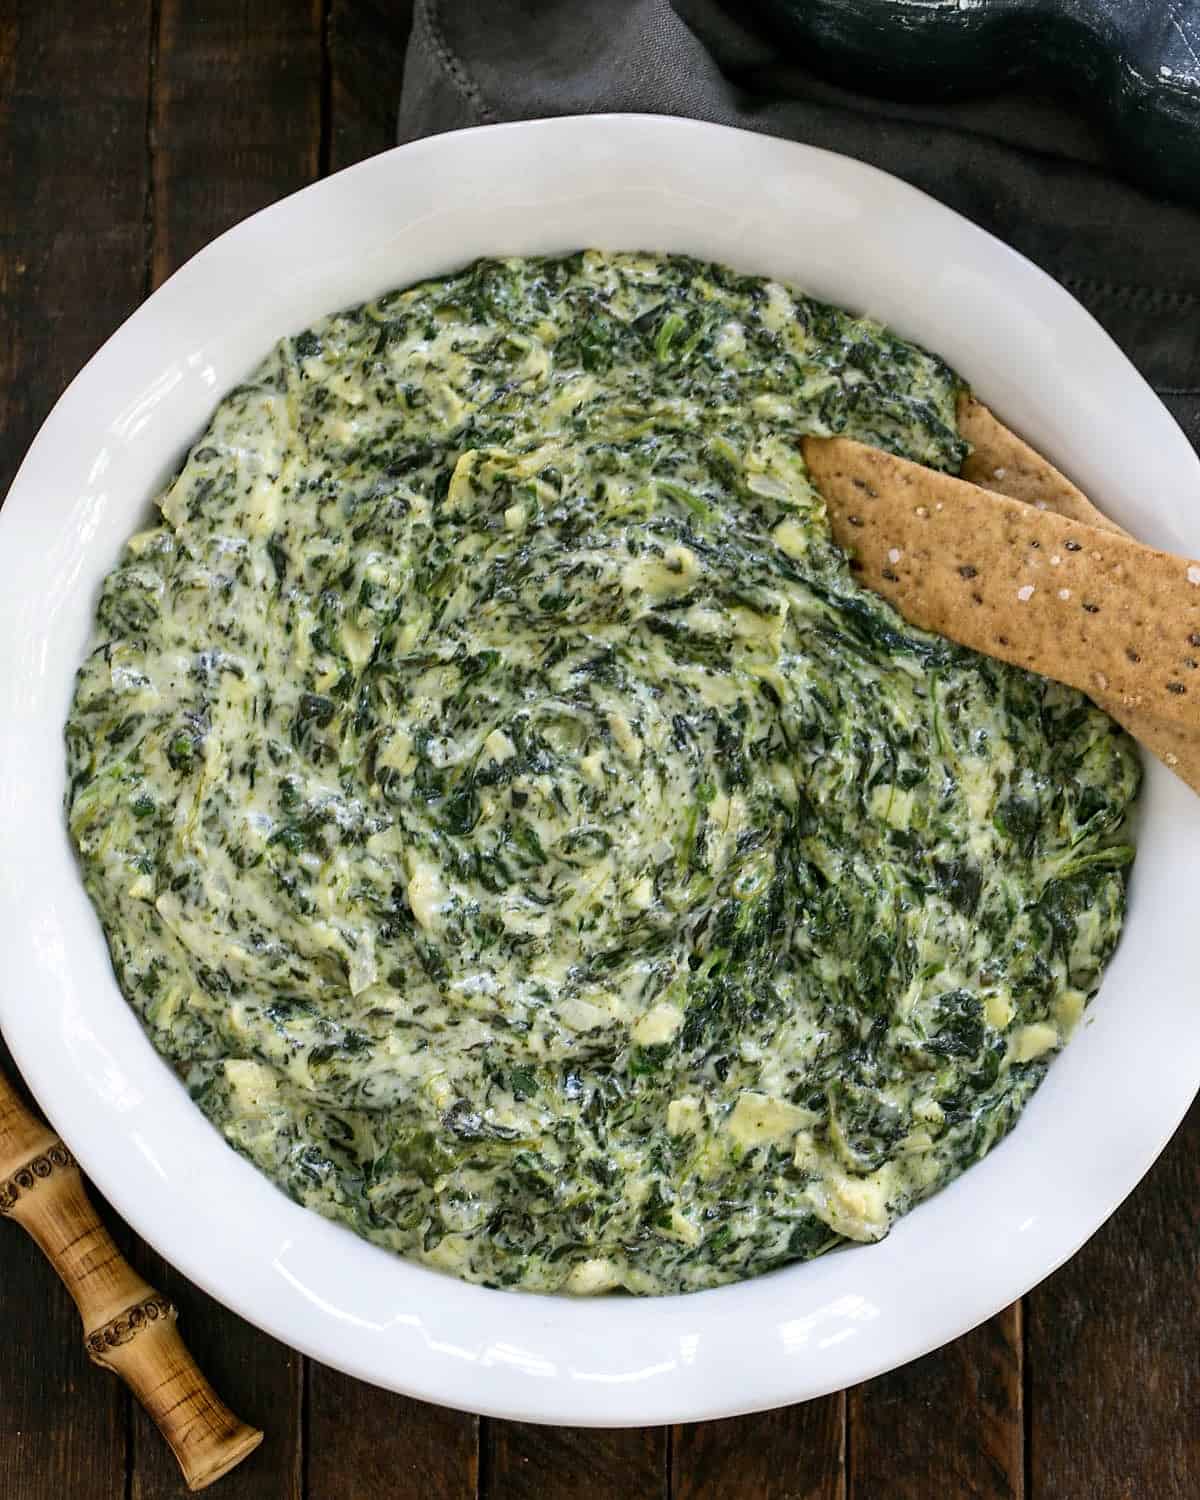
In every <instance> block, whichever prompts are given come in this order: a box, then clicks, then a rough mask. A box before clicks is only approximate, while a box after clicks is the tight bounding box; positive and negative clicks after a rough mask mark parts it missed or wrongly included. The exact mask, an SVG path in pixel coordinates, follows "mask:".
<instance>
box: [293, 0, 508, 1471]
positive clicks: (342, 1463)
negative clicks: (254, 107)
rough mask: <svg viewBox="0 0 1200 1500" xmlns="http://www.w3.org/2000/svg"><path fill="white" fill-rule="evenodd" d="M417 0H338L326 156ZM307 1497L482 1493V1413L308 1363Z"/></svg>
mask: <svg viewBox="0 0 1200 1500" xmlns="http://www.w3.org/2000/svg"><path fill="white" fill-rule="evenodd" d="M410 12H411V0H403V3H398V4H391V5H386V6H381V5H376V4H374V3H372V0H333V3H332V5H331V7H330V14H329V23H328V24H329V31H328V37H329V59H328V66H327V78H326V83H327V94H328V113H327V116H326V120H325V143H326V150H325V158H326V159H325V160H324V161H323V162H322V166H323V167H325V168H326V169H327V170H329V171H333V172H336V171H338V170H340V169H341V168H342V167H346V166H350V165H351V164H352V163H353V162H355V161H359V160H361V159H362V158H363V157H366V156H373V155H375V153H376V152H378V151H385V150H386V149H387V148H388V147H389V146H391V145H394V144H395V134H396V119H395V112H396V102H397V100H398V98H399V94H400V71H401V69H402V67H403V54H404V43H405V40H406V37H407V28H408V21H409V15H410ZM308 1379H309V1399H308V1431H307V1442H308V1481H307V1491H306V1494H307V1500H359V1497H365V1496H369V1495H382V1494H396V1495H403V1496H407V1495H412V1496H414V1497H416V1496H420V1497H421V1500H475V1496H476V1494H477V1492H478V1484H479V1419H478V1418H477V1417H474V1416H471V1415H469V1414H468V1413H466V1412H460V1411H450V1410H448V1409H446V1408H444V1407H437V1406H429V1405H427V1404H426V1403H424V1402H421V1401H410V1400H407V1399H406V1398H405V1397H403V1396H395V1395H392V1394H391V1393H390V1392H388V1391H381V1390H376V1389H375V1388H374V1387H372V1386H369V1385H364V1384H363V1383H362V1382H361V1381H357V1380H352V1379H351V1378H350V1377H349V1376H346V1375H342V1374H339V1373H338V1372H337V1371H336V1370H330V1369H328V1368H326V1367H325V1366H323V1365H318V1364H310V1366H309V1375H308Z"/></svg>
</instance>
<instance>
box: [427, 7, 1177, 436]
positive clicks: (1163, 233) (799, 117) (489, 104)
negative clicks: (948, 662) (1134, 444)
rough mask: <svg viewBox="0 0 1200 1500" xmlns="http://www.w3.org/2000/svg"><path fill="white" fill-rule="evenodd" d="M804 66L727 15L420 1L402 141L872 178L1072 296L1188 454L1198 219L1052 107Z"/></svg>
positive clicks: (740, 14) (1076, 119)
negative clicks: (901, 184) (858, 171)
mask: <svg viewBox="0 0 1200 1500" xmlns="http://www.w3.org/2000/svg"><path fill="white" fill-rule="evenodd" d="M404 8H405V9H407V7H404ZM764 9H769V6H768V5H767V4H766V3H765V0H763V3H761V4H760V5H759V6H758V7H756V10H755V13H756V14H758V13H760V12H761V11H762V10H764ZM798 50H799V49H798V48H797V47H796V45H795V44H789V43H787V42H786V41H782V40H779V39H778V38H777V36H775V35H773V34H771V33H769V32H768V31H766V30H764V29H762V28H761V27H760V26H759V25H757V24H756V23H755V22H754V21H753V20H751V18H750V7H749V6H747V5H739V4H738V3H737V0H727V3H726V4H721V3H719V0H674V4H672V3H670V0H415V4H414V5H413V8H412V30H411V35H410V39H409V44H408V52H407V56H406V59H405V66H404V79H403V87H402V91H401V96H400V116H399V138H400V140H401V141H410V140H416V139H418V138H419V137H421V136H426V135H435V134H437V133H439V132H441V131H446V130H456V129H459V128H461V127H463V126H467V125H483V124H489V123H492V122H494V121H498V120H520V119H535V118H538V117H541V116H546V115H563V114H588V113H593V112H598V111H607V110H643V111H648V112H650V113H655V114H678V115H692V116H694V117H696V118H698V119H703V120H714V121H717V122H718V123H720V124H725V125H740V126H744V127H746V128H748V129H752V130H761V131H765V132H767V133H768V134H771V135H779V136H787V137H790V138H791V139H793V140H799V141H806V142H808V143H810V144H811V145H815V146H824V147H827V148H829V149H831V150H835V151H841V152H844V153H846V154H847V155H849V156H855V157H858V158H860V159H861V160H863V161H868V162H871V163H873V164H874V165H875V166H879V167H883V168H884V169H885V170H887V171H889V172H893V173H895V174H896V176H898V177H903V178H905V179H907V180H908V181H909V182H912V183H914V184H915V185H916V186H917V187H920V188H923V189H924V190H925V191H926V192H928V193H931V194H932V195H933V196H934V197H935V198H939V199H941V201H942V202H943V203H947V204H949V205H950V206H951V207H952V208H955V209H957V210H958V211H959V212H960V213H963V214H965V215H966V216H967V217H968V218H970V219H973V220H974V221H975V222H976V223H977V224H981V225H983V227H984V228H986V229H989V230H991V231H992V232H993V233H994V234H997V235H999V236H1000V238H1001V239H1004V240H1007V241H1008V243H1009V244H1011V245H1014V246H1015V247H1016V248H1017V249H1018V250H1020V251H1022V252H1023V253H1024V254H1025V255H1027V256H1029V258H1030V259H1031V260H1034V261H1036V262H1037V263H1038V264H1039V265H1040V266H1042V267H1043V268H1044V269H1045V270H1047V271H1048V272H1050V274H1051V275H1052V276H1054V277H1056V278H1057V279H1058V280H1059V281H1061V282H1062V283H1063V285H1064V286H1066V287H1068V288H1069V289H1070V290H1071V292H1073V293H1074V295H1075V296H1076V297H1078V298H1079V299H1080V301H1082V302H1083V303H1084V304H1085V305H1086V306H1087V307H1088V308H1089V309H1090V310H1091V311H1092V312H1093V313H1094V314H1095V316H1096V317H1097V318H1098V319H1099V320H1100V321H1101V322H1102V323H1103V324H1104V325H1105V326H1106V327H1107V328H1108V330H1109V332H1110V333H1111V334H1112V335H1113V337H1114V338H1115V339H1116V340H1117V342H1118V343H1119V344H1121V346H1122V347H1123V348H1124V349H1125V351H1126V352H1127V353H1128V355H1129V356H1130V358H1131V359H1132V360H1133V361H1134V363H1135V364H1136V365H1137V366H1138V367H1139V369H1140V370H1141V371H1142V372H1143V374H1144V375H1145V376H1146V378H1147V379H1148V380H1149V381H1150V383H1151V384H1152V385H1153V386H1154V388H1155V389H1156V390H1157V391H1158V393H1159V395H1160V396H1161V397H1162V398H1163V400H1164V401H1165V402H1166V404H1167V406H1168V407H1169V408H1170V409H1171V411H1172V412H1173V413H1174V414H1175V417H1176V418H1177V420H1178V421H1179V423H1180V425H1181V426H1182V427H1183V429H1184V431H1185V432H1186V433H1187V435H1188V437H1189V438H1190V439H1191V441H1192V443H1193V444H1194V445H1196V446H1197V447H1200V211H1197V209H1195V208H1192V207H1189V206H1186V205H1184V204H1182V203H1170V202H1165V201H1163V200H1161V199H1157V198H1155V197H1153V196H1151V195H1149V194H1148V193H1145V192H1143V191H1141V190H1140V189H1139V188H1138V187H1137V186H1136V185H1134V184H1133V183H1131V182H1129V181H1127V180H1125V179H1124V178H1123V177H1121V176H1120V175H1119V173H1118V171H1117V169H1116V167H1115V165H1114V164H1113V161H1112V158H1111V154H1110V152H1109V150H1108V148H1107V146H1106V142H1105V139H1104V135H1103V132H1102V130H1101V129H1100V128H1099V127H1098V126H1096V125H1093V124H1091V123H1090V122H1088V121H1087V120H1085V119H1084V118H1083V117H1082V114H1081V112H1080V111H1078V110H1077V109H1074V108H1073V107H1072V106H1071V105H1070V104H1069V103H1066V102H1064V101H1062V100H1059V99H1057V98H1055V97H1052V96H1050V95H1049V94H1048V93H1046V92H1036V91H1034V90H1032V89H1023V88H1021V87H1019V86H1018V87H1011V86H1007V87H1006V88H1005V89H1004V90H1003V92H1001V93H999V94H997V95H995V96H994V97H990V98H979V99H972V100H968V101H966V102H958V103H953V104H938V103H932V102H922V101H919V100H918V101H909V102H905V103H897V102H896V101H894V100H880V99H873V98H868V97H867V96H865V95H859V94H856V93H853V92H850V91H848V90H846V89H844V88H841V87H837V86H835V85H834V84H831V83H829V82H826V81H823V79H822V78H821V76H820V73H819V71H818V70H813V69H810V68H809V67H807V66H806V65H805V64H806V61H809V60H808V59H805V58H803V57H799V56H796V55H795V54H796V53H797V51H798ZM1113 415H1114V419H1119V415H1120V414H1119V413H1114V414H1113Z"/></svg>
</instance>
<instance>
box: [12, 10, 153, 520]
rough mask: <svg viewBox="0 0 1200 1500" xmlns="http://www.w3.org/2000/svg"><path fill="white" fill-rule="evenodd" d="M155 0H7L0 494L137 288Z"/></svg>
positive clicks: (141, 268) (134, 299)
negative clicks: (97, 2)
mask: <svg viewBox="0 0 1200 1500" xmlns="http://www.w3.org/2000/svg"><path fill="white" fill-rule="evenodd" d="M149 36H150V0H112V3H110V4H108V5H106V6H103V7H100V6H91V5H87V6H79V5H77V4H73V3H72V0H9V3H7V4H5V5H3V6H0V499H2V498H3V496H4V495H5V494H6V493H7V492H8V487H9V485H10V484H11V482H12V478H13V475H14V474H15V473H16V470H17V467H18V465H19V463H20V461H21V459H22V458H23V457H24V454H25V450H26V448H27V447H28V446H29V444H30V443H31V442H32V440H33V437H34V434H35V433H36V431H37V429H38V427H39V426H40V425H41V423H42V421H43V420H44V419H45V417H46V414H47V413H48V412H49V410H50V408H51V406H53V404H54V402H55V401H56V400H57V398H58V396H59V394H60V393H61V391H62V390H63V387H64V386H66V384H67V383H68V382H69V381H70V379H71V377H72V376H73V375H74V374H75V373H76V371H77V370H78V369H79V367H80V366H81V365H82V364H83V363H84V362H85V360H87V358H88V357H89V356H90V355H91V354H92V352H93V351H94V350H95V348H96V347H97V345H98V344H100V343H101V342H102V340H103V339H104V338H106V337H107V336H108V334H110V333H111V332H112V330H113V329H114V328H115V327H116V326H117V324H118V323H120V322H121V321H122V319H124V318H126V317H128V316H129V314H130V313H131V312H132V311H133V310H134V308H135V307H136V306H137V304H138V302H139V301H140V300H141V297H142V292H143V285H144V281H145V232H144V215H145V199H146V159H145V136H146V79H147V58H148V52H149Z"/></svg>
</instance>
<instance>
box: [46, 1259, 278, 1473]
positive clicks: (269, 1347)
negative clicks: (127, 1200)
mask: <svg viewBox="0 0 1200 1500" xmlns="http://www.w3.org/2000/svg"><path fill="white" fill-rule="evenodd" d="M129 1259H130V1261H131V1262H132V1264H133V1265H134V1266H135V1267H136V1268H137V1270H139V1271H140V1272H141V1273H142V1275H143V1276H145V1277H146V1279H147V1280H148V1281H150V1282H151V1283H152V1284H153V1285H154V1286H156V1287H158V1289H159V1290H160V1291H161V1292H163V1293H164V1294H165V1295H166V1296H168V1297H170V1298H171V1300H172V1301H173V1302H174V1303H175V1305H176V1306H177V1307H178V1308H179V1327H180V1331H181V1333H182V1334H183V1337H184V1340H185V1342H186V1343H187V1345H188V1348H189V1349H190V1350H191V1351H192V1353H193V1354H194V1355H195V1357H196V1362H197V1364H199V1366H200V1368H201V1369H202V1370H203V1371H204V1373H205V1374H206V1375H207V1376H208V1378H209V1380H211V1381H212V1383H213V1385H214V1387H215V1388H216V1390H217V1391H218V1392H219V1393H220V1395H221V1397H222V1399H223V1400H224V1401H226V1402H228V1404H229V1405H230V1406H231V1407H232V1408H233V1410H234V1411H235V1412H237V1414H238V1416H240V1417H242V1418H243V1419H244V1420H246V1421H248V1422H252V1423H253V1424H254V1425H255V1426H256V1427H261V1428H262V1429H263V1432H264V1434H265V1436H264V1438H263V1443H262V1447H260V1448H259V1449H258V1451H257V1452H256V1453H253V1454H251V1456H250V1457H249V1458H248V1459H247V1460H246V1461H245V1463H243V1464H242V1465H241V1466H240V1467H239V1468H236V1469H234V1471H233V1472H232V1474H229V1475H227V1476H226V1477H225V1478H224V1479H222V1480H221V1488H220V1492H219V1493H220V1495H221V1500H301V1497H302V1495H303V1487H302V1477H303V1476H302V1472H301V1471H302V1463H303V1444H302V1433H301V1426H300V1414H301V1410H302V1405H303V1380H304V1360H303V1358H302V1356H300V1355H299V1354H296V1353H295V1352H294V1351H293V1350H291V1349H288V1348H286V1347H285V1346H284V1345H282V1344H279V1343H276V1341H275V1340H274V1339H272V1338H268V1336H267V1335H266V1334H265V1333H261V1332H259V1330H258V1329H257V1328H252V1327H251V1326H250V1324H249V1323H244V1322H243V1321H242V1319H241V1318H238V1317H236V1316H235V1315H234V1314H233V1313H231V1312H229V1311H228V1309H226V1308H224V1307H222V1306H221V1305H220V1303H217V1302H214V1301H213V1300H212V1298H211V1297H208V1296H206V1295H205V1294H204V1293H203V1292H202V1291H200V1290H199V1289H198V1288H197V1287H195V1286H193V1285H192V1284H191V1282H189V1281H188V1280H187V1279H186V1278H185V1277H183V1276H181V1275H180V1273H179V1272H178V1271H176V1270H175V1269H174V1267H173V1266H170V1265H168V1263H167V1262H166V1261H164V1260H163V1259H162V1257H161V1256H159V1255H157V1254H155V1252H154V1251H152V1250H151V1249H149V1247H148V1246H146V1245H144V1244H142V1243H141V1242H140V1241H138V1240H134V1241H133V1242H132V1245H131V1248H130V1251H129ZM130 1469H131V1473H132V1482H131V1487H130V1491H129V1495H130V1500H178V1497H179V1496H180V1495H181V1494H182V1492H183V1485H182V1481H181V1479H180V1476H179V1468H178V1466H177V1464H176V1463H175V1459H174V1458H173V1457H172V1455H171V1452H170V1450H169V1449H168V1448H167V1446H166V1444H165V1443H164V1442H163V1440H162V1437H161V1436H160V1434H159V1432H158V1429H157V1428H156V1427H155V1426H154V1424H153V1423H152V1422H151V1420H150V1418H149V1417H148V1416H147V1415H146V1414H145V1412H144V1411H143V1410H142V1409H141V1407H140V1406H137V1405H134V1407H133V1424H132V1443H131V1453H130ZM59 1500H65V1497H62V1496H60V1497H59Z"/></svg>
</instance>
